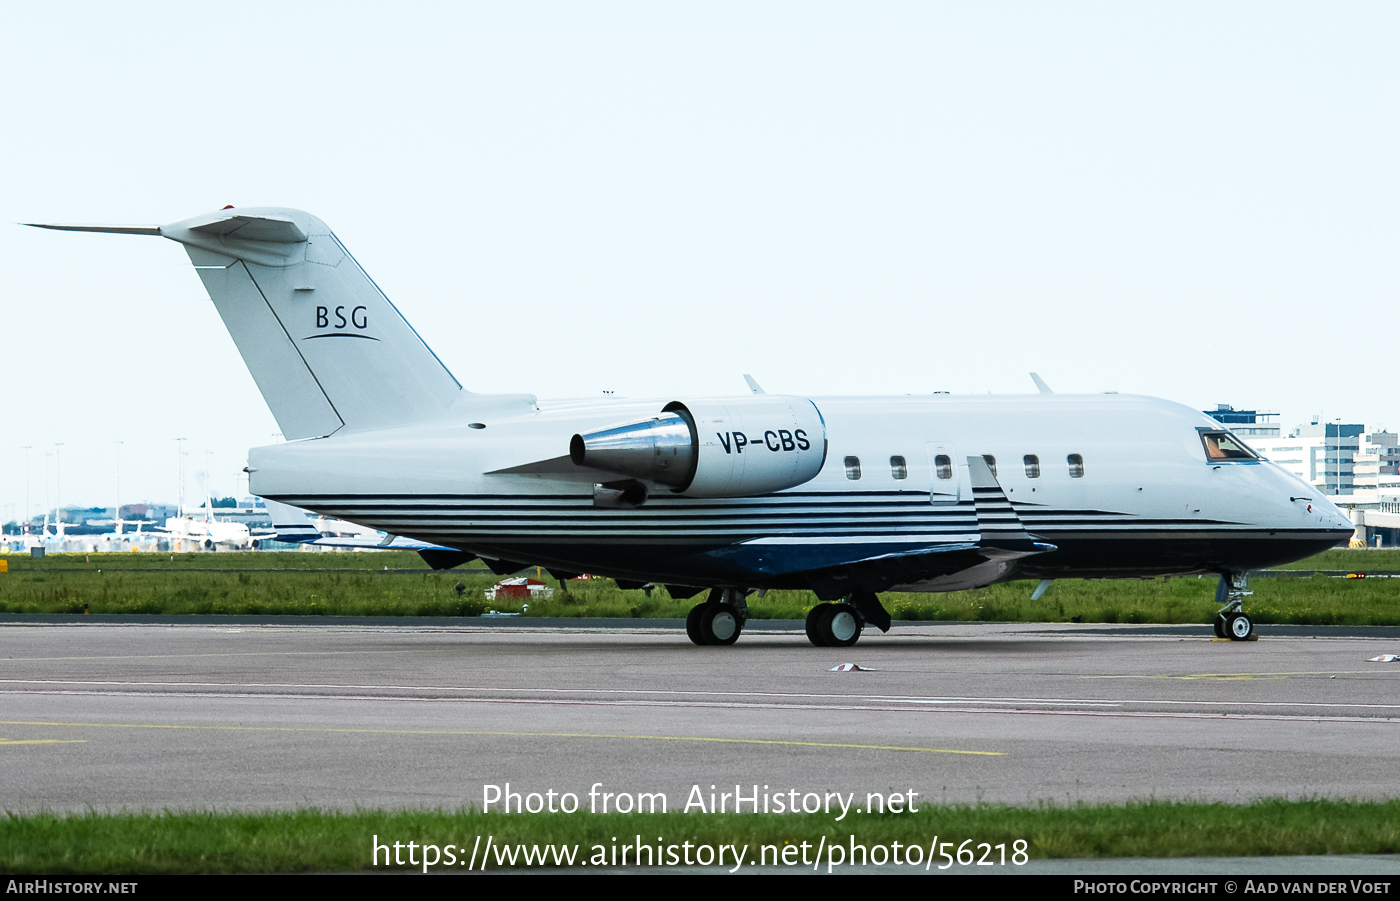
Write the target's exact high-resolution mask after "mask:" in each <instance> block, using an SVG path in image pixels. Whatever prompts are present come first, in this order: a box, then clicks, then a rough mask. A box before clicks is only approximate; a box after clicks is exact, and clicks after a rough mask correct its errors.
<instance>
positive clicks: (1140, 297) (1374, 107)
mask: <svg viewBox="0 0 1400 901" xmlns="http://www.w3.org/2000/svg"><path fill="white" fill-rule="evenodd" d="M5 18H6V22H5V28H4V29H3V30H0V73H2V74H3V92H0V123H3V134H4V138H5V139H4V141H3V144H0V163H3V173H4V180H3V188H0V222H3V223H17V222H28V221H55V222H111V223H136V224H161V223H167V222H173V221H176V220H179V219H184V218H187V217H189V216H193V215H196V214H199V213H202V212H206V211H210V210H213V209H217V208H218V207H221V206H223V205H224V204H230V203H231V204H234V205H236V206H262V205H269V206H290V207H298V208H301V209H305V210H308V211H309V212H312V213H314V214H315V215H317V216H319V217H321V218H322V219H324V220H325V221H326V222H327V223H329V224H330V226H331V227H332V228H333V229H334V230H335V231H336V233H337V234H338V235H339V237H340V239H341V240H342V242H344V243H345V245H346V246H347V247H348V248H349V249H350V251H351V252H352V253H353V254H354V255H355V256H356V257H357V259H358V260H359V261H360V263H361V264H362V265H363V266H364V267H365V269H366V270H367V271H368V272H369V273H370V274H371V275H372V276H373V277H374V279H375V280H376V281H377V282H378V283H379V285H380V286H381V287H382V288H383V289H384V290H385V292H386V293H387V294H388V295H389V297H390V298H391V299H392V300H393V301H394V303H395V304H396V305H397V306H398V307H399V309H400V310H401V311H402V312H403V313H404V315H405V316H406V317H407V318H408V319H409V321H410V322H411V323H412V324H413V325H414V326H415V328H416V329H417V330H418V332H419V333H420V334H421V335H422V336H423V337H424V339H425V340H426V341H427V342H428V344H429V345H430V346H431V347H432V348H433V349H434V350H435V351H436V352H437V354H438V355H439V356H440V357H441V358H442V359H443V361H444V362H445V363H446V364H447V365H448V367H449V368H450V369H451V370H452V371H453V373H454V374H455V375H456V376H457V378H458V379H459V380H460V381H461V382H462V383H463V384H464V385H465V386H466V387H467V388H469V389H471V390H477V391H505V392H518V391H529V392H533V393H535V394H537V395H539V396H540V397H541V398H549V397H574V396H584V395H596V394H598V393H600V392H602V391H603V390H612V391H616V392H617V393H618V394H623V395H630V396H634V397H648V396H655V397H658V398H660V399H662V400H663V401H664V400H671V399H674V398H678V397H684V396H687V395H698V394H717V393H734V394H742V393H745V392H746V390H747V389H746V388H745V385H744V382H743V378H742V375H743V373H745V372H749V373H752V374H753V375H754V377H755V378H756V379H757V380H758V381H759V382H760V383H761V384H762V385H763V386H764V387H765V388H766V389H767V390H768V391H769V392H771V393H778V392H781V393H791V394H803V395H818V396H819V395H828V394H906V393H911V394H924V393H928V392H931V391H935V390H948V391H953V392H955V393H964V392H970V393H987V392H995V393H1027V392H1031V391H1033V390H1034V388H1033V385H1032V384H1031V381H1030V379H1029V377H1028V376H1027V375H1026V373H1027V372H1028V371H1030V370H1035V371H1037V372H1039V373H1040V374H1041V376H1042V377H1044V378H1045V380H1046V381H1047V382H1049V384H1050V385H1051V386H1052V387H1053V388H1055V389H1056V390H1057V391H1060V392H1079V391H1104V390H1116V391H1120V392H1124V393H1129V392H1131V393H1140V394H1149V395H1154V396H1158V397H1166V398H1169V399H1172V400H1176V401H1180V402H1182V403H1186V404H1190V405H1192V406H1194V407H1196V408H1198V409H1207V408H1213V407H1214V405H1215V404H1216V403H1218V402H1227V403H1232V404H1234V405H1235V406H1237V407H1246V408H1261V409H1273V410H1279V411H1281V412H1282V414H1283V425H1284V426H1285V428H1287V427H1291V426H1293V425H1296V424H1298V423H1300V422H1305V421H1307V420H1308V418H1309V417H1311V416H1312V415H1314V414H1319V413H1320V414H1322V415H1323V417H1324V418H1326V419H1332V418H1334V417H1341V418H1342V419H1344V420H1345V421H1348V422H1364V423H1366V424H1367V425H1368V426H1371V427H1376V426H1390V427H1392V428H1400V392H1397V391H1396V390H1395V386H1394V380H1395V377H1394V376H1393V375H1392V373H1391V369H1392V362H1391V361H1392V359H1393V358H1392V356H1391V353H1390V345H1391V343H1392V342H1393V340H1394V336H1395V335H1396V326H1397V320H1398V319H1400V313H1397V304H1396V301H1397V293H1400V292H1397V281H1400V279H1398V278H1397V267H1396V249H1397V247H1398V246H1400V215H1397V214H1398V213H1400V174H1398V173H1400V163H1398V162H1397V161H1400V102H1397V100H1398V99H1400V7H1397V6H1396V5H1395V4H1393V3H1374V4H1365V3H1336V4H1315V3H1314V4H1287V3H1277V2H1269V3H1229V4H1222V3H1198V4H1190V3H1182V2H1171V3H1160V4H1155V5H1153V4H1144V3H1134V4H1125V3H1099V4H1072V3H1053V4H1050V3H1010V4H995V3H983V2H976V3H973V2H966V3H961V4H932V3H910V4H900V3H865V2H862V3H848V4H820V3H812V2H801V3H754V2H744V3H732V4H723V3H715V2H705V3H693V4H687V3H635V4H634V3H521V2H509V3H471V4H467V3H441V4H418V3H401V4H394V5H393V7H392V8H389V7H386V6H385V5H383V4H364V3H347V2H339V3H290V4H288V3H284V2H279V3H257V2H240V3H238V4H234V5H228V4H222V5H217V4H189V3H184V2H181V3H169V4H146V3H126V4H96V3H94V4H64V3H48V4H11V5H10V6H9V7H8V8H7V10H6V17H5ZM0 284H3V286H4V288H3V292H4V293H3V300H0V310H2V311H3V319H0V355H2V356H0V359H3V361H4V369H3V371H4V382H3V385H4V394H3V396H4V403H3V407H0V519H4V520H8V519H11V518H13V517H16V516H18V515H20V514H21V513H22V512H23V506H24V502H25V477H24V460H25V452H24V451H23V450H22V449H21V448H22V446H23V445H26V444H27V445H31V446H32V448H33V449H32V450H31V451H30V452H29V453H30V458H29V459H30V477H29V498H30V500H29V508H30V511H31V512H38V511H39V510H40V509H41V508H42V506H43V504H44V503H45V500H44V497H45V465H46V459H47V462H48V465H49V468H50V469H49V477H48V479H49V482H48V484H49V488H48V491H49V503H50V504H52V503H53V501H54V498H53V494H54V492H55V490H56V486H55V484H54V482H55V477H56V474H57V473H56V467H55V466H54V463H53V460H52V458H46V457H45V454H46V453H53V452H54V450H55V449H54V444H55V443H56V442H62V443H63V445H62V448H61V450H60V453H61V454H62V480H63V481H62V500H63V502H64V503H65V504H68V503H82V504H93V505H97V504H110V503H111V502H112V497H113V494H114V491H115V485H114V482H115V476H116V464H117V460H116V447H117V446H116V445H115V444H114V442H116V441H121V442H123V444H122V445H121V453H122V458H121V459H122V463H121V480H122V500H123V501H124V502H131V501H139V500H151V501H157V502H172V501H173V500H174V498H175V496H176V492H177V475H176V472H177V469H176V461H177V457H176V442H175V440H174V439H176V438H178V437H184V438H187V439H188V440H187V441H186V442H185V446H186V448H187V449H188V450H189V452H190V456H189V457H188V458H187V463H188V467H189V472H190V476H189V478H188V489H189V492H190V493H191V495H196V494H201V493H202V491H203V489H202V488H201V487H200V486H201V484H202V482H201V480H200V476H199V473H200V472H201V471H202V470H204V469H205V465H206V459H207V460H208V469H209V471H210V485H211V488H212V489H213V491H214V492H215V493H216V494H229V493H233V492H235V491H238V492H240V493H241V492H242V491H243V486H242V485H241V484H238V483H236V482H235V474H236V473H237V472H238V470H239V469H241V467H242V466H243V465H244V459H245V453H246V450H247V448H248V447H250V446H254V445H258V444H264V443H268V442H270V441H271V440H273V438H272V436H273V434H274V433H275V432H276V431H277V426H276V423H275V422H274V420H273V419H272V416H271V415H270V414H269V413H268V411H267V408H266V406H265V405H264V403H263V401H262V398H261V396H260V395H259V394H258V392H257V389H256V387H255V386H254V384H253V381H252V379H251V378H250V377H249V375H248V373H247V371H246V369H244V367H243V364H242V361H241V360H240V358H239V357H238V354H237V351H236V350H235V349H234V346H233V343H232V341H231V340H230V339H229V337H228V334H227V332H225V330H224V328H223V326H222V324H221V323H220V321H219V319H218V317H217V314H216V313H215V312H214V309H213V307H212V305H211V304H210V303H209V302H208V300H207V297H206V295H205V293H204V290H203V287H202V286H201V285H200V282H199V280H198V278H197V277H196V276H195V274H194V271H193V270H192V269H191V268H190V265H189V261H188V258H187V257H186V256H185V254H184V252H183V250H182V249H181V248H180V246H179V245H177V244H174V243H172V242H169V241H164V240H161V239H158V238H142V237H126V236H115V235H81V234H64V233H58V232H48V231H39V230H35V229H25V228H21V227H19V226H17V225H0ZM206 451H208V452H210V453H209V454H208V455H207V456H206V453H205V452H206Z"/></svg>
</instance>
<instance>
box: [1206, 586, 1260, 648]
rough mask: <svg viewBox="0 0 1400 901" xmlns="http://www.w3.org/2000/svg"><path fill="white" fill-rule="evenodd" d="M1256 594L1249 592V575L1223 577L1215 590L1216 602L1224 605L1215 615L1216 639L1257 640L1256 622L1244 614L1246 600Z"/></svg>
mask: <svg viewBox="0 0 1400 901" xmlns="http://www.w3.org/2000/svg"><path fill="white" fill-rule="evenodd" d="M1251 594H1254V592H1252V591H1250V590H1249V574H1248V573H1230V574H1229V575H1228V576H1227V575H1221V577H1220V584H1219V585H1218V586H1217V587H1216V589H1215V602H1216V603H1217V604H1223V606H1222V607H1221V608H1220V610H1219V611H1218V612H1217V613H1216V614H1215V637H1216V638H1228V639H1230V640H1231V641H1250V640H1257V637H1256V636H1255V635H1254V622H1253V620H1251V619H1250V618H1249V617H1248V616H1246V615H1245V612H1244V599H1245V598H1247V597H1249V596H1250V595H1251Z"/></svg>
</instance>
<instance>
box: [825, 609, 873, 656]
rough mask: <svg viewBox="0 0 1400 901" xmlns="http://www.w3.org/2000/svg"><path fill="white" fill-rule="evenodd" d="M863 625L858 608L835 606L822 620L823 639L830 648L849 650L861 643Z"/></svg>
mask: <svg viewBox="0 0 1400 901" xmlns="http://www.w3.org/2000/svg"><path fill="white" fill-rule="evenodd" d="M862 625H863V623H862V622H861V618H860V614H859V613H857V612H856V608H854V607H852V606H851V605H850V604H835V605H833V606H832V608H831V612H830V613H829V614H827V615H826V616H824V617H823V618H822V622H821V631H822V638H824V639H826V646H827V647H829V648H849V647H850V646H851V645H853V644H855V643H856V642H857V641H860V630H861V626H862Z"/></svg>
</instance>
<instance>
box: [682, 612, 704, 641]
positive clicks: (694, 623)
mask: <svg viewBox="0 0 1400 901" xmlns="http://www.w3.org/2000/svg"><path fill="white" fill-rule="evenodd" d="M707 606H708V605H707V604H696V605H695V606H694V607H691V608H690V613H689V614H687V615H686V618H685V634H686V635H687V636H689V638H690V640H691V641H693V642H695V643H696V644H704V643H705V633H704V632H701V631H700V617H702V616H704V615H705V607H707Z"/></svg>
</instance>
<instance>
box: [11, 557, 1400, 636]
mask: <svg viewBox="0 0 1400 901" xmlns="http://www.w3.org/2000/svg"><path fill="white" fill-rule="evenodd" d="M0 559H8V561H9V565H10V572H8V573H5V574H0V613H82V612H83V610H84V607H85V606H86V608H87V610H88V612H90V613H113V614H138V613H148V614H243V615H335V616H477V615H480V614H481V613H483V612H485V611H486V610H488V609H495V610H499V611H502V612H519V611H520V610H521V609H522V606H523V605H522V603H521V602H519V601H514V602H512V601H500V602H495V601H487V600H486V598H485V594H484V593H485V591H486V589H487V588H489V587H491V585H493V584H494V583H495V582H496V581H497V580H498V579H499V577H498V576H495V575H492V574H490V573H472V572H466V571H464V570H465V569H471V568H480V566H481V565H480V564H479V563H477V564H468V566H467V567H465V568H464V569H457V570H450V571H447V572H431V571H429V570H427V569H426V568H424V567H423V564H422V561H421V560H420V559H419V558H418V556H417V555H416V554H412V553H404V552H381V553H340V554H330V553H321V554H309V553H301V552H295V551H291V552H270V553H257V554H246V553H245V554H233V553H229V554H175V555H173V557H172V555H169V554H92V555H83V554H67V555H59V554H55V555H50V556H48V557H45V558H44V559H42V560H33V559H30V558H28V557H23V556H19V555H11V556H9V557H8V558H0ZM1293 568H1297V569H1327V570H1346V571H1363V572H1364V571H1368V570H1369V571H1379V570H1400V550H1394V551H1391V550H1382V551H1374V550H1332V551H1327V552H1326V553H1324V554H1321V555H1319V556H1318V557H1314V558H1312V559H1311V560H1304V561H1301V562H1299V563H1297V564H1294V565H1293ZM207 570H227V571H224V572H210V571H207ZM264 570H271V571H264ZM396 571H397V572H396ZM405 571H407V572H405ZM532 575H533V573H532ZM544 580H545V581H546V582H548V583H549V584H550V585H553V586H555V587H556V589H558V588H559V583H557V582H556V581H555V580H553V579H552V578H550V577H549V576H548V574H544ZM459 584H460V585H462V586H463V591H462V592H461V593H460V594H459V593H458V592H457V590H456V586H457V585H459ZM1034 587H1035V583H1034V582H1027V581H1018V582H1007V583H1004V584H1001V585H993V586H990V587H988V588H983V589H977V590H974V591H958V592H949V593H944V594H901V593H896V592H887V593H885V594H884V595H882V596H881V597H882V600H883V601H884V603H885V605H886V607H887V608H888V609H889V610H890V613H891V614H892V615H893V616H894V618H895V619H897V620H911V621H917V620H925V621H969V622H975V621H983V622H1074V621H1078V622H1085V623H1201V624H1205V623H1209V622H1210V621H1211V619H1212V618H1213V617H1214V616H1215V611H1216V604H1215V578H1214V577H1206V578H1199V579H1198V578H1195V577H1188V578H1176V579H1155V580H1080V579H1062V580H1060V581H1057V582H1056V583H1055V584H1054V586H1053V587H1052V588H1051V589H1050V590H1049V591H1048V592H1047V593H1046V594H1045V595H1044V596H1043V597H1042V598H1041V599H1040V600H1038V601H1032V600H1031V592H1032V590H1033V589H1034ZM1251 587H1252V588H1253V590H1254V596H1253V597H1251V598H1250V599H1249V600H1248V602H1247V609H1248V611H1249V613H1250V615H1251V616H1252V617H1253V618H1254V620H1255V622H1257V623H1259V624H1270V623H1294V624H1300V625H1400V580H1392V579H1331V578H1328V577H1326V576H1312V577H1299V578H1256V579H1254V580H1253V582H1252V584H1251ZM697 600H698V599H691V600H677V599H675V598H672V597H671V596H670V595H669V594H668V593H667V592H666V590H665V589H664V588H661V587H658V588H656V589H654V590H653V591H652V594H651V595H650V596H647V595H646V594H645V593H644V592H642V591H640V590H628V591H624V590H622V589H620V588H618V587H617V585H616V584H615V583H614V582H612V581H611V580H607V579H595V580H591V581H588V582H571V583H569V586H568V593H567V595H566V594H565V593H563V592H562V591H558V590H556V593H555V596H554V598H553V599H552V600H539V601H535V602H531V603H530V604H529V610H528V612H527V615H529V616H532V617H533V616H548V617H641V618H664V619H678V618H682V617H684V616H685V614H686V612H687V611H689V609H690V608H691V606H693V605H694V604H695V603H696V602H697ZM815 603H817V598H816V597H815V595H813V594H812V593H811V592H808V591H773V592H769V593H768V594H767V595H766V596H765V597H763V598H761V599H760V598H758V597H756V596H753V597H750V599H749V606H750V611H751V613H752V614H753V616H754V617H755V618H756V619H801V618H802V617H804V616H805V615H806V613H807V611H808V610H810V609H811V607H812V605H813V604H815Z"/></svg>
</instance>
